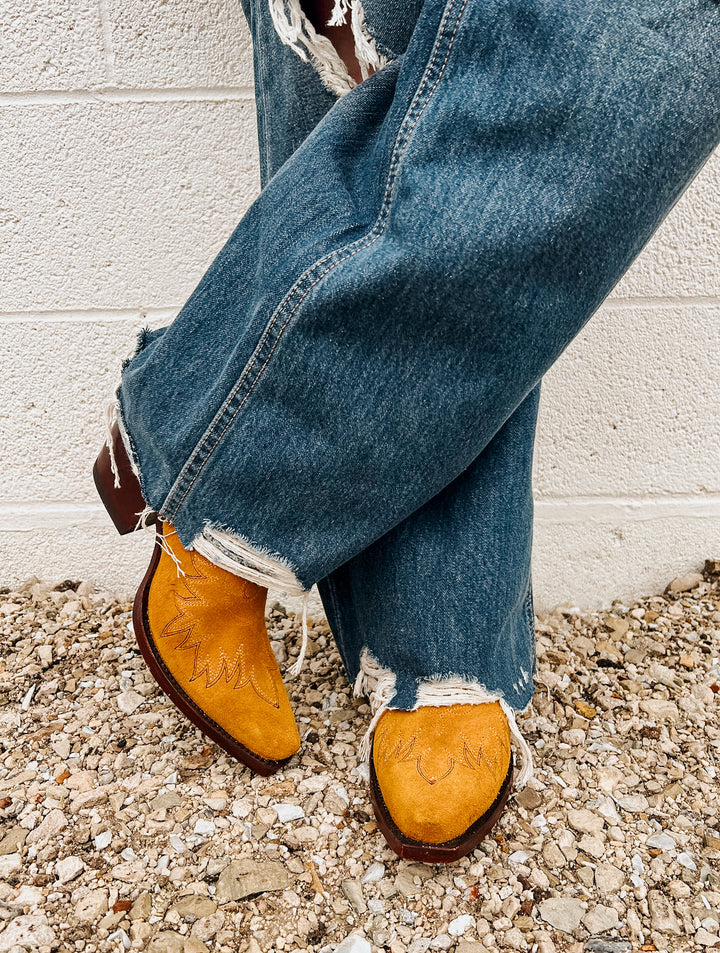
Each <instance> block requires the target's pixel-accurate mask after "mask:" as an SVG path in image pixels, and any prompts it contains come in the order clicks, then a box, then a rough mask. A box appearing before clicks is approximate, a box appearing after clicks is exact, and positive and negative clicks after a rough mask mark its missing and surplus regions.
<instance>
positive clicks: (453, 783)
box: [370, 702, 513, 864]
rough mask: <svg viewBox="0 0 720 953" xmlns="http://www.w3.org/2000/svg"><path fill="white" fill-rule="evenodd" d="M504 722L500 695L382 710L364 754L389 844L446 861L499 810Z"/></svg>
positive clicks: (506, 777) (506, 745) (507, 775)
mask: <svg viewBox="0 0 720 953" xmlns="http://www.w3.org/2000/svg"><path fill="white" fill-rule="evenodd" d="M512 780H513V763H512V755H511V749H510V729H509V726H508V722H507V718H506V717H505V714H504V712H503V710H502V708H501V707H500V705H499V703H498V702H486V703H482V704H478V705H449V706H446V707H440V706H428V707H423V708H418V709H417V710H415V711H393V710H389V711H386V712H384V714H383V715H381V717H380V719H379V720H378V723H377V726H376V729H375V736H374V738H373V745H372V752H371V756H370V797H371V800H372V803H373V807H374V809H375V816H376V818H377V822H378V827H379V828H380V830H381V831H382V833H383V835H384V836H385V839H386V840H387V842H388V843H389V845H390V847H392V849H393V850H394V851H395V853H396V854H399V855H400V857H406V858H408V859H411V860H419V861H424V862H426V863H431V864H440V863H451V862H452V861H455V860H458V859H459V858H460V857H462V856H464V855H465V854H467V853H469V852H470V851H471V850H473V849H474V848H475V847H477V845H478V844H479V843H480V841H481V840H482V839H483V838H484V837H485V836H486V835H487V833H488V832H489V830H490V829H491V828H492V826H493V825H494V824H495V822H496V821H497V819H498V818H499V817H500V815H501V813H502V810H503V808H504V806H505V802H506V801H507V799H508V796H509V794H510V790H511V788H512Z"/></svg>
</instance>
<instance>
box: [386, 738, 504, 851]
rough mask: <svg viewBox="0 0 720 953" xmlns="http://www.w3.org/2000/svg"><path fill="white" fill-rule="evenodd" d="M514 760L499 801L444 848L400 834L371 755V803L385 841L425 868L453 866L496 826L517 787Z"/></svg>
mask: <svg viewBox="0 0 720 953" xmlns="http://www.w3.org/2000/svg"><path fill="white" fill-rule="evenodd" d="M513 774H514V769H513V759H512V757H511V758H510V766H509V767H508V772H507V774H506V775H505V780H504V781H503V783H502V787H501V788H500V790H499V791H498V794H497V797H496V798H495V800H494V801H493V803H492V804H491V805H490V807H489V808H488V809H487V811H485V813H484V814H483V815H482V817H479V818H478V819H477V820H476V821H474V822H473V823H472V824H471V825H470V827H468V829H467V830H466V831H465V832H464V833H462V834H460V835H459V836H458V837H455V838H453V839H452V840H448V841H444V842H442V843H440V844H429V843H424V842H423V841H417V840H413V839H412V838H410V837H408V836H407V835H406V834H403V832H402V831H401V830H400V828H399V827H398V826H397V824H396V823H395V821H394V820H393V819H392V817H391V816H390V811H389V810H388V808H387V805H386V804H385V799H384V798H383V796H382V791H381V790H380V785H379V784H378V780H377V776H376V774H375V765H374V762H373V754H372V751H371V752H370V800H371V802H372V806H373V808H374V810H375V820H376V821H377V825H378V827H379V828H380V830H381V831H382V834H383V837H384V838H385V840H386V841H387V842H388V844H389V845H390V847H391V848H392V849H393V850H394V851H395V853H396V854H397V855H398V856H399V857H403V858H405V859H406V860H418V861H420V862H421V863H424V864H452V863H453V862H454V861H456V860H459V859H460V858H461V857H464V856H465V855H466V854H469V853H470V851H471V850H474V849H475V848H476V847H477V845H478V844H479V843H480V841H481V840H483V838H484V837H485V836H486V834H487V833H488V832H489V831H490V829H491V828H492V827H493V826H494V825H495V823H496V822H497V820H498V818H499V817H500V815H501V814H502V812H503V809H504V808H505V804H506V803H507V799H508V797H509V796H510V791H511V790H512V784H513Z"/></svg>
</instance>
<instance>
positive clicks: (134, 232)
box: [0, 0, 720, 606]
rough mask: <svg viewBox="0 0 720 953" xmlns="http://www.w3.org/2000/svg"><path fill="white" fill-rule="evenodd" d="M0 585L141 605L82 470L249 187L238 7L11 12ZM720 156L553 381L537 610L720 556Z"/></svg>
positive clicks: (54, 2) (252, 187)
mask: <svg viewBox="0 0 720 953" xmlns="http://www.w3.org/2000/svg"><path fill="white" fill-rule="evenodd" d="M2 22H3V26H2V33H1V35H0V52H1V53H2V55H0V129H1V130H2V131H1V132H0V136H1V141H2V149H0V181H2V183H3V187H2V195H1V196H0V236H1V237H2V240H1V241H0V279H1V280H0V288H1V291H0V327H1V329H2V330H1V333H0V393H2V402H1V404H0V459H1V460H2V465H1V468H0V583H2V584H9V583H14V582H17V581H18V580H20V579H22V578H24V577H26V576H28V575H30V574H36V575H38V576H39V577H41V578H45V579H51V580H56V579H61V578H65V577H71V578H83V579H89V580H91V581H92V582H94V583H95V584H96V585H97V586H100V587H103V588H111V589H116V590H123V591H131V590H132V589H133V587H134V586H135V584H136V582H137V580H138V579H139V577H140V575H141V572H142V569H143V564H144V563H145V562H146V560H147V558H148V552H149V547H150V545H151V539H150V538H149V537H147V536H145V537H143V535H142V534H141V535H139V536H137V537H136V538H131V539H122V540H121V539H120V538H118V537H116V536H115V535H114V533H113V531H112V529H111V527H110V526H109V523H108V520H107V519H106V517H105V515H104V511H103V510H102V508H101V506H100V504H99V503H98V502H97V500H96V497H95V493H94V489H93V486H92V480H91V476H90V469H91V465H92V461H93V459H94V457H95V454H96V452H97V450H98V446H99V444H100V442H101V440H102V437H103V424H102V409H103V405H104V403H105V400H106V397H107V395H108V393H109V392H110V391H111V390H112V388H113V386H114V383H115V382H116V380H117V376H118V373H119V368H120V363H121V360H122V358H123V357H124V356H125V355H126V354H127V353H128V352H129V351H130V350H131V349H132V348H133V346H134V341H135V335H136V333H137V330H138V329H139V328H140V327H141V326H142V325H143V324H146V323H151V324H160V323H163V322H166V321H169V320H171V319H172V317H173V315H174V314H175V313H176V312H177V310H178V309H179V307H180V306H181V305H182V304H183V302H184V301H185V299H186V298H187V297H188V295H189V294H190V292H191V291H192V289H193V288H194V286H195V284H196V283H197V281H198V280H199V278H200V277H201V275H202V273H203V271H204V270H205V268H206V267H207V266H208V265H209V263H210V262H211V260H212V258H213V257H214V255H215V254H216V253H217V251H218V250H219V249H220V247H221V246H222V244H223V243H224V241H225V239H226V238H227V236H228V235H229V234H230V232H231V231H232V229H233V227H234V226H235V224H236V223H237V221H238V220H239V219H240V217H241V216H242V214H243V212H244V210H245V209H246V208H247V206H248V205H249V203H250V202H251V201H252V199H253V197H254V195H255V194H256V192H257V189H258V175H257V169H256V148H255V127H254V105H253V90H252V75H251V65H250V64H251V56H250V44H249V38H248V33H247V29H246V26H245V24H244V21H243V19H242V13H241V10H240V6H239V2H238V0H215V2H213V3H208V2H202V0H194V2H193V3H188V2H187V0H164V2H160V0H95V2H90V0H47V2H46V3H44V4H42V7H41V8H38V7H37V6H32V5H31V4H30V3H28V2H27V0H24V2H23V0H5V3H4V5H3V13H2ZM718 221H720V157H718V156H717V155H716V156H715V157H714V159H713V160H712V161H711V163H710V164H709V165H708V166H707V167H706V168H705V169H704V170H703V172H702V174H701V175H700V176H699V177H698V179H697V180H696V181H695V183H694V184H693V186H692V188H691V189H690V190H689V191H688V192H687V193H686V195H685V196H684V198H683V199H682V200H681V202H680V203H679V204H678V206H677V207H676V208H675V210H674V212H673V214H672V215H671V217H670V219H669V220H668V221H667V222H666V223H665V225H664V226H663V228H662V229H661V231H660V233H659V234H658V235H657V236H656V238H655V240H654V241H653V243H652V245H651V247H649V248H647V249H646V251H645V252H644V254H643V256H642V258H641V260H639V261H638V262H637V263H636V264H635V266H634V267H633V269H632V272H631V273H630V274H628V276H627V277H626V279H625V280H624V281H623V283H622V285H621V286H620V287H618V289H617V290H616V293H615V294H614V296H613V298H612V300H611V301H609V302H608V303H607V305H606V306H605V307H604V308H603V310H602V312H601V313H600V314H598V315H597V316H596V317H595V318H594V320H593V321H592V322H591V323H590V324H589V325H588V327H587V329H586V331H585V332H584V333H583V334H582V335H581V337H580V338H578V339H577V340H576V341H575V342H574V343H573V345H572V346H571V347H570V349H569V350H568V351H567V352H566V353H565V355H563V357H562V359H561V360H560V361H559V362H558V364H557V365H556V366H555V367H554V368H553V370H552V372H551V373H550V374H548V376H547V378H546V380H545V383H544V395H543V404H542V417H541V422H540V432H539V438H538V445H537V454H536V461H537V466H536V498H537V510H536V513H537V518H536V548H535V561H534V578H535V588H536V601H537V603H538V604H539V605H541V606H549V605H553V604H556V603H558V602H562V601H567V600H570V601H572V602H575V603H578V604H581V605H586V606H591V605H605V604H608V603H609V602H610V601H611V600H612V599H613V598H615V597H618V596H620V597H624V598H630V597H632V596H633V595H635V594H641V593H646V592H649V591H654V590H657V589H658V588H662V587H663V586H664V585H665V583H666V582H667V581H668V579H669V578H670V577H671V576H673V575H675V574H677V573H679V572H681V571H684V570H686V569H689V568H697V567H699V566H700V565H701V564H702V561H703V559H704V557H705V556H717V555H718V554H720V453H719V452H718V447H719V446H720V362H718V360H717V355H718V354H719V353H720V230H718V227H717V223H718Z"/></svg>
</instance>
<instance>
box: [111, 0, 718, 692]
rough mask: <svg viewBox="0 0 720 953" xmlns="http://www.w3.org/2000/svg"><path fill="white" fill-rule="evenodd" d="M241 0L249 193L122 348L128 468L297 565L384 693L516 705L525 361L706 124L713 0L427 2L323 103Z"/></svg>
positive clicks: (622, 245) (668, 192) (522, 575)
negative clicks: (256, 192)
mask: <svg viewBox="0 0 720 953" xmlns="http://www.w3.org/2000/svg"><path fill="white" fill-rule="evenodd" d="M391 6H392V5H391ZM368 9H369V8H368ZM248 10H249V14H250V15H249V19H250V22H251V26H252V28H253V33H254V36H255V39H256V49H255V62H256V69H257V68H258V63H259V62H260V66H261V75H262V77H263V83H261V84H260V86H259V96H258V109H259V118H260V123H259V127H260V141H261V155H262V168H263V173H264V187H263V190H262V193H261V195H260V196H259V198H258V199H257V200H256V202H255V203H254V204H253V206H252V207H251V209H250V210H249V211H248V213H247V214H246V216H245V217H244V218H243V220H242V221H241V222H240V224H239V225H238V227H237V229H236V230H235V231H234V233H233V234H232V235H231V236H230V238H229V240H228V242H227V243H226V245H225V247H224V248H223V249H222V250H221V252H220V254H219V255H218V256H217V258H216V259H215V261H214V262H213V264H212V265H211V267H210V268H209V269H208V271H207V273H206V274H205V276H204V277H203V279H202V280H201V282H200V284H199V285H198V287H197V288H196V290H195V291H194V292H193V295H192V296H191V297H190V299H189V300H188V302H187V303H186V305H185V306H184V307H183V309H182V310H181V312H180V314H179V315H178V317H177V319H176V321H175V322H174V323H173V324H172V325H171V326H170V327H169V328H167V329H164V331H163V332H162V333H158V334H155V335H152V336H148V337H147V339H146V340H145V341H144V342H143V346H142V348H141V350H140V351H139V353H138V354H137V355H136V356H135V357H134V358H133V359H132V360H131V361H130V362H129V364H128V365H127V366H126V367H125V369H124V372H123V379H122V385H121V388H120V392H119V399H120V403H121V413H122V417H123V421H124V424H125V427H126V429H127V431H128V433H129V434H130V436H131V440H132V446H133V448H134V450H135V453H136V456H137V460H138V464H139V469H140V472H141V477H142V485H143V489H144V492H145V494H146V497H147V499H148V501H149V503H150V504H151V505H152V506H154V507H155V508H156V509H158V510H159V511H160V513H161V515H162V517H163V518H164V519H166V520H168V521H169V522H172V523H173V524H174V526H175V528H176V529H177V531H178V533H179V536H180V539H181V541H182V542H183V544H184V545H186V546H193V545H196V546H197V545H199V544H200V545H204V544H205V543H204V542H203V541H206V542H207V543H212V539H213V527H217V526H221V527H223V529H224V532H225V533H226V536H227V537H228V538H229V539H230V540H232V541H234V542H236V543H237V545H238V546H242V545H245V546H246V548H247V549H248V550H249V551H250V553H251V555H252V553H254V554H255V555H257V556H268V555H269V556H271V557H273V558H275V557H276V558H277V561H278V562H279V563H280V564H281V565H283V566H284V567H285V568H286V569H288V570H289V571H290V572H291V573H292V575H293V576H294V577H295V579H296V582H297V584H298V587H299V589H301V590H306V589H308V588H309V587H310V586H311V585H312V584H313V583H316V582H317V583H318V585H319V587H320V591H321V594H322V596H323V599H324V601H325V605H326V607H327V609H328V614H329V617H330V621H331V625H332V626H333V629H334V631H335V634H336V636H337V638H338V642H339V644H340V647H341V652H342V653H343V658H344V660H345V664H346V666H347V667H348V671H349V673H350V674H351V675H353V674H354V673H355V672H356V671H357V670H358V668H359V667H360V665H361V658H362V653H363V650H364V649H367V650H368V653H370V654H371V655H372V657H373V658H374V659H375V660H376V661H377V663H378V664H379V665H380V666H381V667H384V668H387V669H388V670H391V671H392V672H393V674H394V675H395V676H396V688H395V696H394V698H393V700H392V703H393V704H397V705H398V706H402V707H412V705H413V704H414V701H416V700H417V697H418V693H419V687H420V686H422V685H424V684H426V683H427V682H428V681H429V680H430V681H431V680H433V679H434V678H435V677H436V676H438V675H440V676H442V677H448V676H450V675H453V674H457V675H458V676H460V677H462V678H465V679H466V680H468V681H472V682H477V683H479V684H482V685H485V686H487V688H488V690H490V691H493V692H496V693H497V694H498V695H501V696H502V698H503V699H504V700H506V701H507V702H508V703H510V704H511V705H512V706H513V707H515V708H516V709H520V708H523V707H524V706H525V705H526V704H527V702H528V701H529V698H530V696H531V694H532V685H531V678H529V677H528V676H527V675H525V674H524V673H529V675H530V676H531V675H532V672H533V670H534V641H533V638H532V619H531V613H530V612H529V610H528V607H529V606H530V605H531V589H530V576H529V563H530V542H531V524H532V513H531V493H530V464H531V456H532V439H533V435H534V426H535V416H536V410H537V399H538V395H539V385H540V381H541V379H542V376H543V374H544V373H545V371H546V370H547V369H548V368H549V367H550V366H551V365H552V363H553V362H554V361H555V360H556V359H557V357H558V356H559V355H560V354H561V353H562V351H563V350H564V349H565V347H566V346H567V345H568V344H569V342H570V341H571V340H572V339H573V337H574V336H575V335H576V334H577V333H578V332H579V331H580V330H581V328H582V327H583V326H584V324H585V323H586V322H587V321H588V320H589V318H590V317H591V315H592V314H593V313H594V312H595V310H596V309H597V308H598V306H599V305H600V304H601V302H602V301H603V300H604V298H605V297H606V296H607V294H608V293H609V292H610V291H611V290H612V288H613V287H614V285H615V283H616V282H617V281H618V280H619V278H620V277H621V276H622V274H623V273H624V272H625V270H626V269H627V267H628V266H629V264H630V263H631V262H632V261H633V259H634V258H635V256H636V255H637V254H638V253H639V251H640V250H641V249H642V247H643V246H644V245H645V243H646V242H647V240H648V239H649V238H650V236H651V235H652V233H653V232H654V230H655V229H656V227H657V226H658V224H659V223H660V222H661V221H662V219H663V218H664V216H665V215H666V214H667V212H668V211H669V209H670V208H671V207H672V205H673V204H674V203H675V201H677V199H678V197H679V196H680V195H681V194H682V192H683V191H684V189H685V188H686V187H687V185H688V184H689V182H690V181H691V180H692V178H693V176H694V175H695V174H696V173H697V171H698V170H699V169H700V167H701V166H702V164H703V163H704V162H705V160H706V159H707V157H708V156H709V154H710V152H711V151H712V149H713V148H714V146H715V145H716V144H717V142H718V140H719V139H720V80H719V77H718V70H717V63H718V54H719V53H720V6H718V4H717V3H716V2H714V0H679V2H672V3H671V2H669V0H642V2H641V0H635V2H633V0H628V2H620V0H612V2H610V0H425V2H424V3H422V5H421V7H420V8H419V11H418V18H417V22H416V23H414V25H413V28H412V30H411V31H408V36H406V37H405V39H404V40H403V39H402V38H398V42H395V41H394V40H393V39H392V37H391V36H390V35H389V32H390V31H389V29H385V30H383V27H386V28H387V27H388V23H384V24H383V23H380V22H378V21H374V20H373V19H372V18H371V17H370V15H368V26H369V29H370V32H371V33H372V34H373V35H377V36H381V35H385V40H384V46H385V48H387V49H389V50H393V51H394V52H396V53H397V55H396V57H395V58H394V59H393V60H392V61H391V62H390V63H389V64H388V65H387V66H385V67H384V68H382V69H381V70H380V71H379V72H378V73H376V74H375V75H374V76H371V77H370V78H369V79H367V80H366V81H365V82H363V83H361V84H360V85H359V86H357V87H356V88H354V89H352V90H351V91H350V92H348V93H347V95H345V96H343V97H342V98H341V99H339V100H337V101H335V100H334V97H332V95H331V94H330V93H329V92H328V90H327V89H326V88H325V87H324V86H323V84H322V82H321V80H320V78H319V76H318V74H317V72H316V71H315V69H314V66H313V64H312V62H307V63H304V62H303V61H302V60H301V59H299V58H298V56H297V55H296V53H295V52H293V50H292V49H291V48H290V47H289V46H287V45H285V44H283V43H282V42H281V40H280V39H279V38H278V36H277V35H276V34H275V33H274V30H273V26H272V23H271V22H270V21H269V18H268V15H267V12H266V11H265V8H264V5H263V3H261V2H260V0H258V2H257V3H254V2H253V3H252V4H248ZM395 12H396V11H395ZM259 35H262V36H263V37H264V40H265V45H262V44H261V45H258V43H257V38H258V36H259ZM271 67H272V69H271ZM265 80H267V83H266V84H265V83H264V81H265ZM288 88H289V90H291V91H290V92H289V91H288ZM306 94H307V95H306ZM303 97H304V98H303ZM299 102H302V103H303V104H304V105H303V106H302V107H301V108H300V109H299V112H298V117H299V118H298V119H297V122H296V121H295V118H294V113H293V108H294V106H293V104H296V103H299ZM275 107H277V110H278V111H277V116H278V124H277V125H275V124H274V122H275V113H274V112H273V110H274V109H275ZM224 549H225V551H226V553H228V552H229V553H230V554H231V556H232V547H229V546H228V545H227V540H226V541H225V545H224ZM235 568H236V571H237V572H239V574H241V575H242V574H243V565H242V561H241V560H238V561H237V562H236V564H235ZM369 607H373V609H374V610H377V611H376V612H375V614H373V612H372V611H370V608H369Z"/></svg>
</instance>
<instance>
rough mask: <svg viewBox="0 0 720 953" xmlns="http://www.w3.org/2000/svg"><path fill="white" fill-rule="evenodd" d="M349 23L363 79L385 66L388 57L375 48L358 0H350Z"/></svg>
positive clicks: (363, 11)
mask: <svg viewBox="0 0 720 953" xmlns="http://www.w3.org/2000/svg"><path fill="white" fill-rule="evenodd" d="M351 10H352V14H351V24H352V32H353V38H354V40H355V56H356V57H357V61H358V63H359V64H360V72H361V74H362V78H363V79H367V78H368V76H370V75H371V74H372V73H377V71H378V70H380V69H382V68H383V66H386V65H387V63H388V59H387V57H386V56H384V55H383V54H382V53H381V52H380V51H379V50H378V48H377V44H376V43H375V40H374V39H373V37H372V36H371V34H370V31H369V30H368V28H367V23H366V22H365V10H364V9H363V5H362V3H361V2H360V0H352V3H351Z"/></svg>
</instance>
